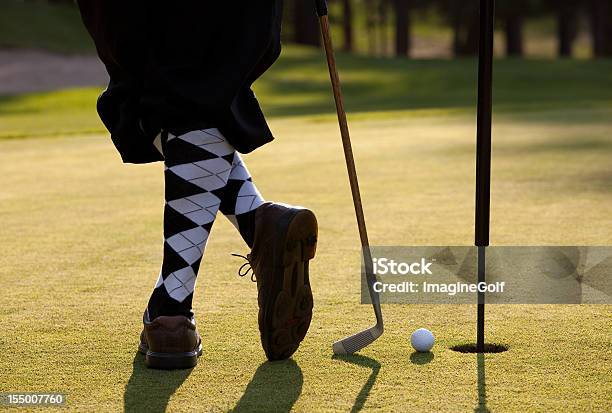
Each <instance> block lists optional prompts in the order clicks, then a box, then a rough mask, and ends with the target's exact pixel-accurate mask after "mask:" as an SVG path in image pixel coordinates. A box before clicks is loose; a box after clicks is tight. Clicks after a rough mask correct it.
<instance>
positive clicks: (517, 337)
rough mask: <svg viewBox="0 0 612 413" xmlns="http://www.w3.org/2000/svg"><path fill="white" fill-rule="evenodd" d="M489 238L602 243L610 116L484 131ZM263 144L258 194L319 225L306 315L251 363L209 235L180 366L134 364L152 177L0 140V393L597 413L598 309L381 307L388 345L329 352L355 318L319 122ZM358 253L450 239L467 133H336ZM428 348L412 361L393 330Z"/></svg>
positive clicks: (222, 263) (105, 145)
mask: <svg viewBox="0 0 612 413" xmlns="http://www.w3.org/2000/svg"><path fill="white" fill-rule="evenodd" d="M495 120H496V124H495V130H494V148H493V191H492V226H491V240H492V243H494V244H497V245H518V244H559V245H602V244H604V245H605V244H610V243H611V242H612V236H611V234H612V221H611V220H610V216H611V215H612V175H611V172H610V156H611V155H612V138H611V135H610V130H611V129H612V111H611V110H610V109H608V108H605V107H603V108H584V109H581V108H566V109H560V110H550V111H537V112H508V113H503V114H500V115H499V116H497V117H496V119H495ZM271 125H272V127H273V129H274V130H275V132H276V135H277V136H278V139H277V141H276V142H275V143H273V144H271V145H268V146H266V147H264V148H262V149H261V150H260V151H257V152H256V153H254V154H252V155H248V156H246V161H247V163H248V165H249V168H250V169H251V172H252V174H253V176H254V179H255V181H256V183H257V185H258V186H259V188H260V190H261V192H262V193H263V195H264V196H265V197H266V198H267V199H271V200H282V201H285V202H290V203H295V204H304V205H307V206H308V207H310V208H312V209H313V210H314V211H315V212H316V213H317V215H318V218H319V225H320V243H319V250H318V256H317V258H316V259H315V260H314V261H313V263H312V269H311V271H312V284H313V290H314V292H315V300H316V301H315V315H314V319H313V322H312V326H311V329H310V333H309V335H308V336H307V338H306V340H305V341H304V343H303V345H302V347H301V348H300V350H299V351H298V353H296V355H295V356H294V358H293V360H291V361H287V362H281V363H273V364H270V363H265V358H264V355H263V352H262V350H261V348H260V344H259V338H258V331H257V317H256V311H257V309H256V289H255V286H254V285H253V284H252V283H251V282H250V281H249V280H247V279H241V278H239V277H238V276H237V275H236V271H237V268H238V266H239V265H240V264H241V262H240V261H237V260H236V259H234V258H233V257H231V256H230V255H229V254H230V252H245V248H244V246H243V245H242V244H241V241H240V239H239V236H238V235H237V234H236V232H235V230H234V229H233V227H232V226H231V225H230V224H229V223H228V222H227V221H226V220H225V218H223V217H220V219H219V220H218V222H217V223H216V224H215V228H214V230H213V232H212V236H211V240H210V242H209V246H208V249H207V251H206V256H205V259H204V262H203V264H202V269H201V272H200V277H199V280H198V289H197V295H196V298H195V310H196V312H197V315H198V317H199V327H200V329H201V332H202V334H203V340H204V354H203V356H202V357H201V359H200V363H199V365H198V367H197V368H195V369H194V370H193V371H174V372H163V371H162V372H160V371H149V370H147V369H145V368H144V366H143V363H142V358H141V357H140V356H136V346H137V342H138V334H139V332H140V328H141V324H140V317H141V313H142V310H143V308H144V307H145V304H146V302H147V299H148V294H149V292H150V290H151V289H152V288H153V285H154V283H155V280H156V278H157V273H158V271H159V265H160V258H161V247H162V242H161V241H162V238H161V211H162V209H161V208H162V205H163V187H162V167H161V165H160V164H156V165H146V166H134V165H122V164H121V163H120V161H119V158H118V156H117V154H116V153H115V151H114V149H113V148H112V146H111V144H110V141H109V140H108V138H106V137H105V136H102V135H95V136H94V135H89V136H68V137H56V138H54V139H43V138H30V139H24V140H4V141H0V152H1V153H2V155H3V161H2V163H0V176H2V191H1V192H0V200H1V201H0V216H1V217H2V237H1V238H0V250H1V251H2V254H1V258H0V262H1V265H0V282H1V283H2V286H3V288H2V290H3V293H2V294H3V295H2V306H1V308H0V325H1V326H2V335H1V336H0V352H1V353H2V354H3V357H2V358H0V369H1V371H2V375H0V391H2V392H4V391H60V392H65V393H67V395H68V407H69V408H70V409H72V410H78V411H116V410H120V409H122V408H125V409H126V410H130V411H138V410H139V409H142V410H143V411H145V409H146V411H160V410H163V409H165V408H167V409H168V410H169V411H186V412H187V411H227V410H230V409H236V410H241V411H286V410H289V409H294V410H296V411H305V412H311V411H330V410H340V411H348V410H353V411H359V410H361V409H363V411H371V410H385V411H432V410H435V411H453V412H455V411H472V410H474V409H476V410H481V411H485V410H486V409H490V410H491V411H521V412H522V411H586V410H590V411H602V412H604V411H610V410H612V402H611V399H610V394H612V381H611V377H610V363H611V362H612V335H611V333H610V319H611V316H612V309H611V307H610V306H584V305H583V306H561V305H555V306H553V305H541V306H519V305H516V306H510V305H506V306H490V307H488V310H487V320H488V324H487V339H488V340H489V341H492V342H498V343H503V344H506V345H508V346H509V351H507V352H504V353H499V354H488V355H485V356H484V357H481V358H477V356H476V355H473V354H472V355H469V354H461V353H457V352H454V351H452V350H450V347H451V346H453V345H456V344H461V343H465V342H468V341H472V340H473V339H474V334H475V308H474V307H473V306H399V305H395V306H392V305H388V306H384V308H383V311H384V313H385V316H386V323H387V328H386V332H385V334H384V335H383V337H381V338H380V339H379V340H378V341H377V342H375V344H373V345H372V346H371V347H368V348H367V349H365V350H364V351H363V352H362V353H361V355H359V356H355V357H352V358H345V359H334V358H332V353H331V343H332V342H333V341H334V340H336V339H338V338H341V337H343V336H344V335H346V334H349V333H352V332H355V331H356V330H357V329H360V328H363V327H366V326H368V325H369V324H370V323H371V322H372V319H373V317H372V314H371V308H370V307H369V306H362V305H360V304H359V303H358V302H359V255H358V251H359V242H358V235H357V229H356V226H355V222H354V217H353V212H352V203H351V199H350V192H349V188H348V183H347V179H346V171H345V167H344V164H343V158H342V151H341V145H340V139H339V136H338V132H337V126H336V124H335V123H334V122H333V118H320V117H300V118H273V119H271ZM351 129H352V132H353V137H354V149H355V153H356V160H357V167H358V172H359V174H360V178H361V184H362V191H363V198H364V204H365V212H366V218H367V220H368V225H369V229H370V236H371V241H372V244H373V245H394V244H399V245H421V244H422V245H427V244H430V245H443V244H448V245H469V244H471V243H472V239H473V218H474V217H473V208H474V194H473V193H474V140H475V139H474V136H475V131H474V118H473V115H472V114H471V113H469V114H462V113H459V114H452V113H446V112H443V111H440V112H431V111H411V112H401V111H399V112H393V113H383V114H381V115H376V116H374V115H372V116H358V117H355V119H354V121H353V122H352V123H351ZM418 327H427V328H429V329H431V330H432V331H433V332H434V334H435V335H436V339H437V342H436V345H435V347H434V351H433V355H432V356H430V357H427V356H419V355H414V354H412V351H411V348H410V345H409V335H410V333H411V332H412V331H413V330H414V329H416V328H418Z"/></svg>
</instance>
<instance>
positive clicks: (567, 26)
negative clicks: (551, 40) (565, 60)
mask: <svg viewBox="0 0 612 413" xmlns="http://www.w3.org/2000/svg"><path fill="white" fill-rule="evenodd" d="M575 13H576V10H574V9H573V7H571V6H570V5H569V4H566V5H563V6H561V9H560V10H559V15H558V27H557V30H558V37H559V56H561V57H571V56H572V45H573V43H574V39H575V38H576V18H575Z"/></svg>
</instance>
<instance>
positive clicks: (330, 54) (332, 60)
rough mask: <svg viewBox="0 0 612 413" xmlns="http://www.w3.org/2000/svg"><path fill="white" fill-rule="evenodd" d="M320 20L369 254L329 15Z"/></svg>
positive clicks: (364, 244)
mask: <svg viewBox="0 0 612 413" xmlns="http://www.w3.org/2000/svg"><path fill="white" fill-rule="evenodd" d="M320 22H321V32H322V33H323V43H324V44H325V55H326V57H327V66H328V68H329V76H330V79H331V83H332V89H333V92H334V100H335V102H336V112H337V113H338V124H339V125H340V135H341V137H342V147H343V149H344V158H345V160H346V169H347V171H348V176H349V182H350V184H351V193H352V195H353V203H354V205H355V215H356V216H357V226H358V227H359V237H360V239H361V246H362V247H363V250H364V254H369V241H368V234H367V231H366V224H365V217H364V215H363V206H362V204H361V194H360V192H359V183H358V180H357V172H356V170H355V159H354V158H353V149H352V147H351V138H350V135H349V130H348V124H347V121H346V112H345V110H344V102H343V100H342V92H341V90H340V79H339V78H338V71H337V69H336V59H335V57H334V50H333V47H332V43H331V36H330V32H329V21H328V18H327V15H323V16H321V17H320ZM366 251H367V252H366Z"/></svg>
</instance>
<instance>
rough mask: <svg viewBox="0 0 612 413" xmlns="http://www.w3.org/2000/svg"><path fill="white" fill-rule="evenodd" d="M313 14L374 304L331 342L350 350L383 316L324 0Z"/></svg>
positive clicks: (370, 336)
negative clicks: (365, 317)
mask: <svg viewBox="0 0 612 413" xmlns="http://www.w3.org/2000/svg"><path fill="white" fill-rule="evenodd" d="M315 3H316V7H317V14H318V16H319V22H320V24H321V33H322V34H323V44H324V46H325V55H326V57H327V67H328V68H329V77H330V79H331V84H332V89H333V92H334V100H335V102H336V112H337V113H338V123H339V125H340V135H341V137H342V147H343V148H344V158H345V160H346V168H347V170H348V176H349V182H350V184H351V194H352V195H353V204H354V205H355V215H356V217H357V226H358V227H359V238H360V239H361V249H362V252H363V259H364V265H365V274H366V280H367V282H368V291H369V294H370V298H371V300H372V306H373V307H374V314H375V315H376V324H375V325H374V326H372V327H370V328H368V329H366V330H364V331H360V332H358V333H355V334H353V335H351V336H349V337H346V338H343V339H342V340H340V341H337V342H335V343H334V345H333V346H332V348H333V351H334V354H339V355H340V354H353V353H355V352H357V351H359V350H361V349H362V348H364V347H366V346H368V345H370V344H371V343H372V342H373V341H374V340H376V339H377V338H378V337H380V336H381V334H382V333H383V329H384V327H383V317H382V310H381V308H380V298H379V296H378V293H377V292H376V291H374V283H375V282H376V277H375V275H374V268H373V265H372V255H371V252H370V244H369V242H368V233H367V231H366V223H365V217H364V215H363V206H362V204H361V195H360V194H359V183H358V181H357V172H356V170H355V160H354V158H353V150H352V148H351V138H350V136H349V130H348V124H347V121H346V112H345V111H344V103H343V101H342V92H341V90H340V79H339V77H338V71H337V69H336V58H335V57H334V49H333V47H332V41H331V34H330V30H329V20H328V18H327V1H326V0H315Z"/></svg>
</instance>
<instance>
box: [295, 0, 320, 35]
mask: <svg viewBox="0 0 612 413" xmlns="http://www.w3.org/2000/svg"><path fill="white" fill-rule="evenodd" d="M293 21H294V27H295V42H296V43H298V44H306V45H310V46H320V44H321V39H320V38H321V36H320V33H319V23H318V21H317V17H316V14H315V8H314V5H313V2H312V0H295V2H294V20H293Z"/></svg>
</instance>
